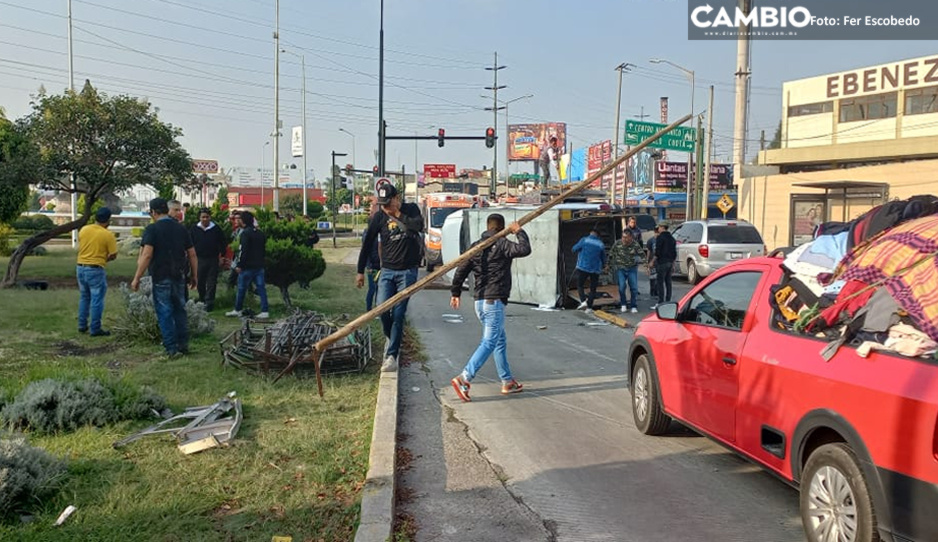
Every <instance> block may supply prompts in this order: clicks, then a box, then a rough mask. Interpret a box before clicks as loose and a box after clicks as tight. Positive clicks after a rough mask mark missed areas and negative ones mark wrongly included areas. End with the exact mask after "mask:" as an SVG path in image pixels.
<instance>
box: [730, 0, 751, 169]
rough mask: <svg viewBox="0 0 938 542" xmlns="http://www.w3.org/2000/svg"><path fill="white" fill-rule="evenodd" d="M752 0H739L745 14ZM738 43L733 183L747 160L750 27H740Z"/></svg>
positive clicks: (743, 25) (741, 25) (742, 25)
mask: <svg viewBox="0 0 938 542" xmlns="http://www.w3.org/2000/svg"><path fill="white" fill-rule="evenodd" d="M750 4H751V2H750V0H739V6H740V7H741V8H742V9H743V13H749V6H750ZM739 30H740V32H739V37H738V38H737V41H736V74H735V75H736V111H735V114H734V120H733V183H734V184H736V185H739V184H741V183H742V179H743V163H744V162H745V160H746V114H747V111H746V109H747V108H746V99H747V97H748V96H749V75H750V69H749V25H747V24H745V23H742V24H740V25H739Z"/></svg>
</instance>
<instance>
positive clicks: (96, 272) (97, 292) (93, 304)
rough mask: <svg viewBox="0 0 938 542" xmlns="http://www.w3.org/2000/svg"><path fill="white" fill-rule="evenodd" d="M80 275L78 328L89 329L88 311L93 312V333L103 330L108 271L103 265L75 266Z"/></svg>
mask: <svg viewBox="0 0 938 542" xmlns="http://www.w3.org/2000/svg"><path fill="white" fill-rule="evenodd" d="M75 269H76V271H75V273H76V275H77V276H78V293H79V297H78V329H79V330H87V329H88V313H89V312H90V313H91V329H90V331H91V332H92V333H97V332H99V331H101V315H102V314H104V295H105V294H106V293H107V273H105V272H104V268H103V267H82V266H78V267H76V268H75Z"/></svg>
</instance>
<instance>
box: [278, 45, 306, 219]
mask: <svg viewBox="0 0 938 542" xmlns="http://www.w3.org/2000/svg"><path fill="white" fill-rule="evenodd" d="M281 51H282V52H284V53H287V54H289V55H293V56H298V57H300V66H302V75H303V85H302V90H301V92H302V93H303V216H304V217H305V216H307V209H306V205H307V204H306V199H307V198H306V139H307V137H308V136H307V134H306V55H301V54H297V53H294V52H292V51H287V50H286V49H281Z"/></svg>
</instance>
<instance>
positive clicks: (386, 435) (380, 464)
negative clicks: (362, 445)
mask: <svg viewBox="0 0 938 542" xmlns="http://www.w3.org/2000/svg"><path fill="white" fill-rule="evenodd" d="M398 371H400V369H398V370H397V371H394V372H381V380H380V381H379V383H378V401H377V405H376V406H375V421H374V429H373V430H372V432H371V453H370V454H369V456H368V475H367V477H366V478H365V485H364V487H363V488H362V507H361V517H360V519H359V524H358V530H357V531H356V532H355V542H386V541H388V540H390V539H391V536H392V532H391V529H392V528H393V525H394V492H395V487H396V477H395V471H396V466H397V465H396V462H397V453H396V452H397V392H398V378H397V375H398Z"/></svg>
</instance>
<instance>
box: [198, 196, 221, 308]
mask: <svg viewBox="0 0 938 542" xmlns="http://www.w3.org/2000/svg"><path fill="white" fill-rule="evenodd" d="M189 233H190V234H191V236H192V245H193V247H195V255H196V256H197V257H198V260H199V286H198V290H199V301H200V302H202V303H205V310H207V311H209V312H212V309H214V308H215V289H216V287H217V286H218V269H219V262H220V261H221V259H222V257H223V256H224V254H225V249H226V248H227V247H228V244H227V243H226V242H225V232H223V231H222V230H221V228H220V227H219V226H218V224H215V223H214V222H212V212H211V211H210V210H208V209H206V208H203V209H201V210H200V211H199V221H198V222H196V224H195V225H194V226H192V229H191V230H189Z"/></svg>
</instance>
